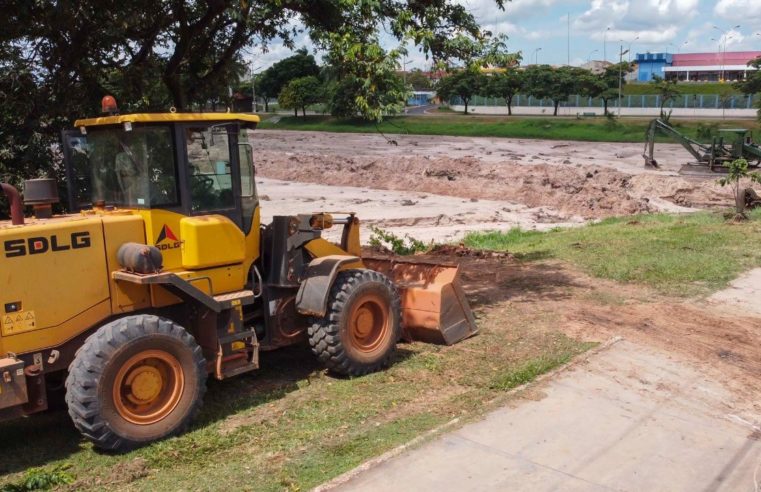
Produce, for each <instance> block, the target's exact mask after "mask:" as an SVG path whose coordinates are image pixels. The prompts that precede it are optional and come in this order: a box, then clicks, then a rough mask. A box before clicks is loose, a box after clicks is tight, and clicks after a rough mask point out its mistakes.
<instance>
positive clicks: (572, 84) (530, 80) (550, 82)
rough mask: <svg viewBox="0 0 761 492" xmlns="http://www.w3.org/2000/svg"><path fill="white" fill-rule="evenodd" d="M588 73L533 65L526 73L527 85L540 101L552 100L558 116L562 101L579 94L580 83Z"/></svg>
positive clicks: (576, 69)
mask: <svg viewBox="0 0 761 492" xmlns="http://www.w3.org/2000/svg"><path fill="white" fill-rule="evenodd" d="M586 73H588V72H587V71H586V70H584V69H581V68H576V67H560V68H553V67H551V66H549V65H531V66H530V67H528V68H526V71H525V73H524V78H525V79H524V80H525V85H526V87H527V88H528V90H529V93H530V94H531V95H532V96H534V97H538V98H540V99H550V100H551V101H552V104H553V106H554V108H555V111H554V112H553V115H554V116H557V115H558V107H559V106H560V103H561V102H562V101H565V100H566V99H568V98H569V97H570V96H571V95H572V94H576V93H578V92H579V88H580V81H581V80H582V79H583V78H584V77H585V74H586Z"/></svg>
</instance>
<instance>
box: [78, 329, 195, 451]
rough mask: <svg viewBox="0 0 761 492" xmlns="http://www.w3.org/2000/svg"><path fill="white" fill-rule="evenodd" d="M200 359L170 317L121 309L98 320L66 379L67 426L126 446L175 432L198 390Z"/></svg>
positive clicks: (191, 410)
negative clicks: (123, 314)
mask: <svg viewBox="0 0 761 492" xmlns="http://www.w3.org/2000/svg"><path fill="white" fill-rule="evenodd" d="M206 376H207V372H206V360H205V359H204V357H203V353H202V351H201V348H200V347H199V346H198V344H197V343H196V341H195V339H194V338H193V337H192V336H191V335H190V334H189V333H188V332H187V331H185V329H184V328H183V327H181V326H180V325H178V324H176V323H174V322H173V321H171V320H169V319H166V318H160V317H158V316H152V315H138V316H128V317H125V318H120V319H117V320H115V321H112V322H110V323H108V324H106V325H104V326H102V327H101V328H100V329H99V330H98V331H96V332H95V333H94V334H93V335H91V336H90V337H89V338H88V339H87V340H86V341H85V343H84V345H82V347H81V348H80V350H79V351H78V352H77V355H76V357H75V358H74V362H72V364H71V366H70V367H69V376H68V378H67V379H66V404H67V406H68V407H69V415H70V416H71V419H72V421H73V422H74V426H75V427H76V428H77V429H78V430H79V431H80V432H81V433H82V434H83V435H84V436H85V437H86V438H88V439H89V440H90V441H92V442H93V444H95V446H96V447H98V448H101V449H107V450H125V449H131V448H134V447H137V446H140V445H142V444H146V443H149V442H152V441H156V440H159V439H163V438H166V437H169V436H172V435H175V434H179V433H181V432H183V431H184V430H185V429H186V428H187V426H188V424H189V423H190V421H191V420H192V419H193V417H195V415H196V414H197V413H198V410H199V409H200V408H201V405H202V404H203V395H204V393H205V392H206Z"/></svg>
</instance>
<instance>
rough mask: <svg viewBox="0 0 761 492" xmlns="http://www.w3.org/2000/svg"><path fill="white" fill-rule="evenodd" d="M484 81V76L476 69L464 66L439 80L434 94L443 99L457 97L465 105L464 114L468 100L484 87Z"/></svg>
mask: <svg viewBox="0 0 761 492" xmlns="http://www.w3.org/2000/svg"><path fill="white" fill-rule="evenodd" d="M486 82H487V81H486V76H485V75H484V74H482V73H481V72H480V71H479V70H478V69H475V70H474V69H472V68H465V69H461V70H458V71H457V72H455V73H453V74H450V75H447V76H446V77H444V78H442V79H441V80H439V83H438V84H437V85H436V94H437V95H438V96H439V97H440V98H442V99H444V100H449V99H451V98H453V97H455V96H457V97H459V98H460V99H461V100H462V103H463V104H464V105H465V114H468V105H469V104H470V100H471V99H473V96H475V95H477V94H480V93H481V91H482V90H483V89H485V88H486Z"/></svg>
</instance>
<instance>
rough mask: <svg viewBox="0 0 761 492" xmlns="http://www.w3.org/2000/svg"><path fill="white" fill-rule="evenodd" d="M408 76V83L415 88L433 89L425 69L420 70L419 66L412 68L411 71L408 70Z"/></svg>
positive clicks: (420, 89)
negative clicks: (424, 71)
mask: <svg viewBox="0 0 761 492" xmlns="http://www.w3.org/2000/svg"><path fill="white" fill-rule="evenodd" d="M406 77H407V84H408V85H410V86H412V89H413V90H416V91H429V90H431V87H432V86H433V85H432V84H431V79H429V78H428V77H426V75H425V74H424V73H423V71H422V70H420V69H419V68H416V69H414V70H411V71H410V72H407V74H406Z"/></svg>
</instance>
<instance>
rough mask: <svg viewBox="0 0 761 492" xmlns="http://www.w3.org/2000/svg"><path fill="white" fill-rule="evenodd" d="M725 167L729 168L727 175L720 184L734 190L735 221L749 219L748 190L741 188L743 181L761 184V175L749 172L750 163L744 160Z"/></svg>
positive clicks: (736, 160)
mask: <svg viewBox="0 0 761 492" xmlns="http://www.w3.org/2000/svg"><path fill="white" fill-rule="evenodd" d="M724 165H725V167H726V168H727V175H726V176H725V177H723V178H721V179H719V184H720V185H721V186H730V187H731V188H732V195H733V196H734V198H735V219H736V220H742V219H745V218H747V217H746V216H745V193H746V190H745V188H744V187H741V184H742V182H743V181H750V182H752V183H761V174H759V173H757V172H750V171H749V170H748V161H747V160H745V159H743V158H740V159H735V160H734V161H732V162H730V163H728V164H724Z"/></svg>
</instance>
